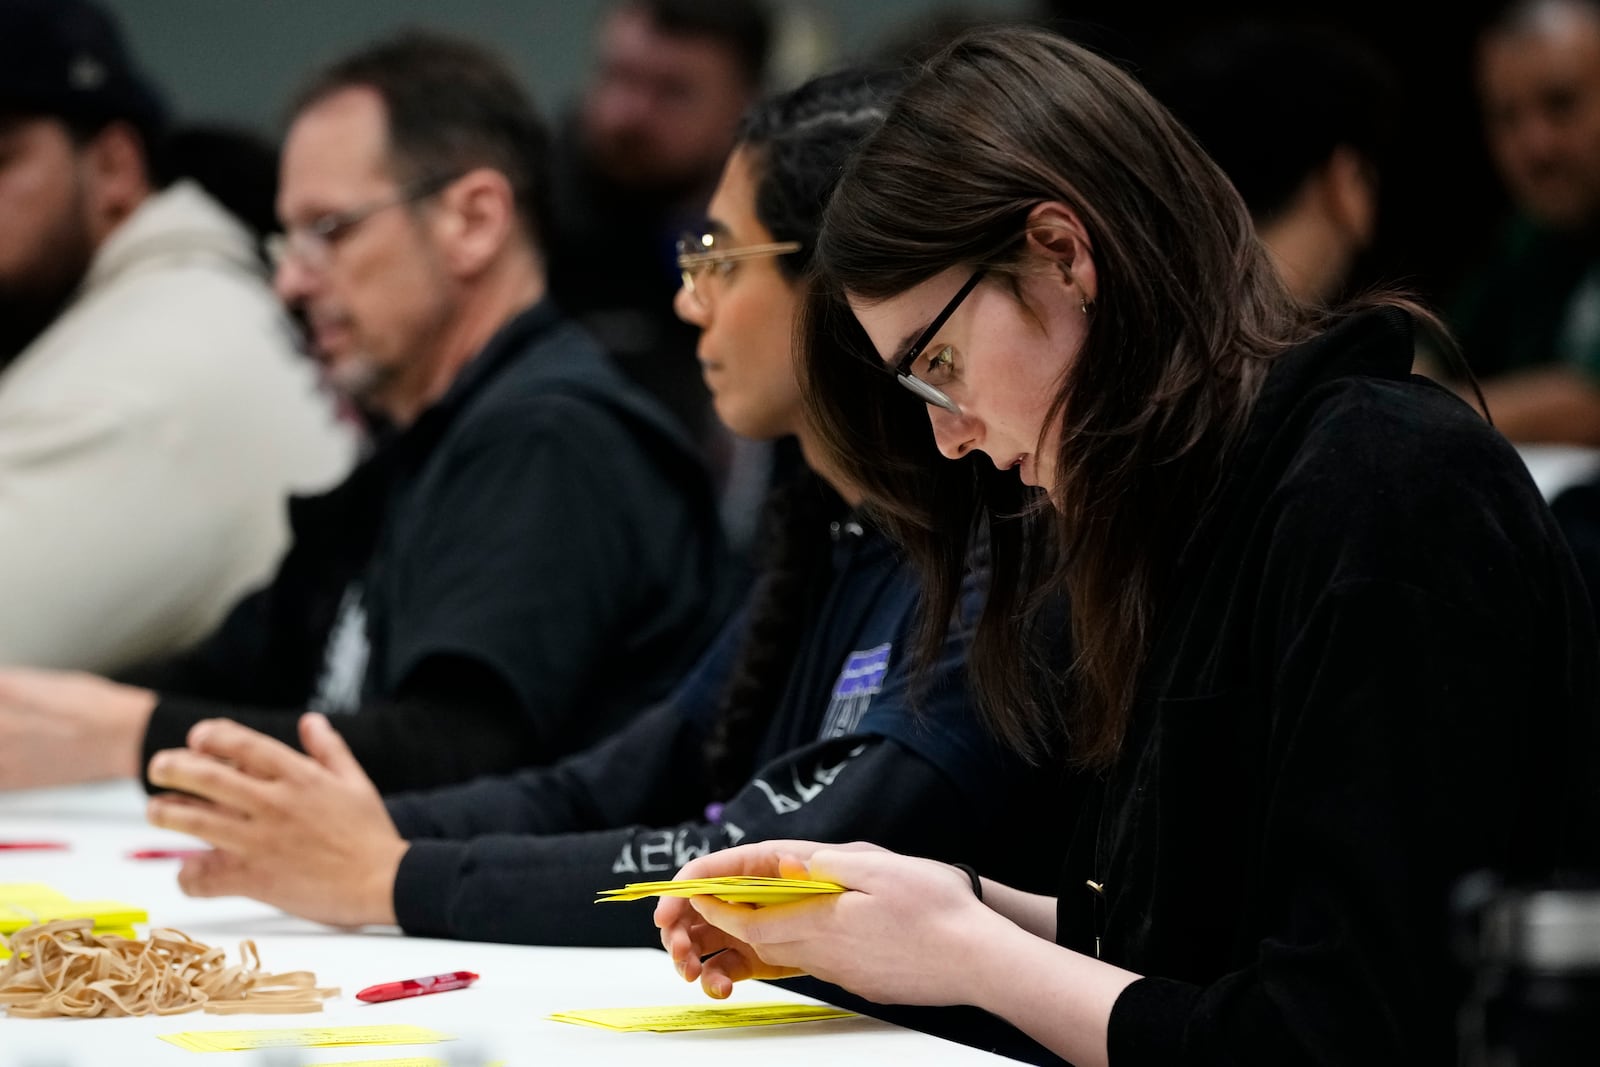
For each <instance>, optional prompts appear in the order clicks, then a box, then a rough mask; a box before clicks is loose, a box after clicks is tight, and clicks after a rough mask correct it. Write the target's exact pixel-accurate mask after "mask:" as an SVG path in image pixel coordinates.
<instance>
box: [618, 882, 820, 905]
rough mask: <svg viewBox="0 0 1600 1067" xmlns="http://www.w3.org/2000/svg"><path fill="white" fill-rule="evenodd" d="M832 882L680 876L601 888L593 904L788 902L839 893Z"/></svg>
mask: <svg viewBox="0 0 1600 1067" xmlns="http://www.w3.org/2000/svg"><path fill="white" fill-rule="evenodd" d="M843 892H844V886H842V885H839V884H837V883H835V882H818V881H812V880H809V879H805V878H758V877H752V876H746V875H728V876H726V877H723V878H684V879H681V880H676V881H666V882H632V883H629V884H628V885H625V886H623V887H622V888H621V889H604V890H601V892H600V896H599V899H597V900H596V901H595V903H596V904H603V903H606V902H608V901H616V900H638V899H639V898H640V897H699V896H710V897H716V898H717V899H718V900H722V901H726V902H728V903H729V904H788V903H790V902H792V901H796V900H804V899H805V898H806V897H810V896H817V895H820V894H826V893H843Z"/></svg>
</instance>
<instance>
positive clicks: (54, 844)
mask: <svg viewBox="0 0 1600 1067" xmlns="http://www.w3.org/2000/svg"><path fill="white" fill-rule="evenodd" d="M68 847H69V846H68V845H67V843H66V842H65V841H0V849H4V850H5V851H7V852H64V851H66V850H67V848H68Z"/></svg>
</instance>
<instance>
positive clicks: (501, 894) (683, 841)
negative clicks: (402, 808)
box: [394, 736, 980, 946]
mask: <svg viewBox="0 0 1600 1067" xmlns="http://www.w3.org/2000/svg"><path fill="white" fill-rule="evenodd" d="M884 796H893V797H894V798H895V803H894V804H884V803H882V802H881V801H882V798H883V797H884ZM483 797H484V799H485V800H486V801H487V799H488V794H487V793H485V794H483ZM408 821H409V820H408ZM974 822H975V816H974V815H973V813H972V811H971V808H970V806H969V805H968V804H967V803H966V802H965V800H964V799H963V797H962V795H961V793H960V791H959V790H958V789H957V788H956V787H955V785H954V783H953V782H952V781H951V780H950V779H949V778H947V777H946V776H945V775H944V774H943V773H942V772H940V771H938V770H936V769H935V768H934V767H933V766H932V765H931V764H929V763H928V762H926V761H925V760H923V759H922V758H921V757H919V756H917V755H914V754H913V753H912V752H911V751H910V750H909V749H906V748H904V747H902V746H901V745H900V744H899V743H898V742H896V741H892V740H887V739H883V738H876V737H863V736H847V737H841V738H836V739H833V740H830V741H823V742H818V743H816V744H812V745H808V746H806V747H804V748H800V749H797V750H795V751H792V752H789V753H787V754H786V755H785V756H784V757H783V758H781V759H779V760H777V761H774V762H773V763H771V764H769V765H768V766H767V767H765V768H764V769H763V770H762V772H761V773H760V774H759V775H757V776H756V777H755V779H754V780H753V781H751V782H750V783H749V784H747V785H746V786H745V787H744V789H742V790H741V791H740V792H739V793H738V795H736V796H735V797H734V798H733V799H732V800H731V801H730V802H729V803H728V805H727V806H726V808H725V809H724V811H723V813H722V821H721V822H720V823H711V822H708V821H705V820H704V819H703V818H702V817H696V818H688V819H686V820H684V821H681V822H678V823H676V824H675V825H671V824H669V825H656V826H645V825H632V826H625V827H622V828H619V829H610V830H596V831H592V832H588V833H565V834H554V835H539V836H534V835H528V834H504V833H502V834H493V835H489V836H482V837H477V838H474V839H472V840H468V841H442V840H414V841H413V842H412V844H411V848H410V849H409V851H407V853H406V855H405V858H404V859H403V860H402V861H401V864H400V870H399V873H398V875H397V876H396V879H395V888H394V906H395V914H396V915H397V916H398V917H399V920H400V925H401V926H402V927H403V928H404V929H405V931H406V932H407V933H409V934H416V935H420V936H425V937H448V938H457V939H463V940H477V941H505V942H517V943H523V944H541V945H588V946H624V945H636V946H653V945H655V944H657V943H658V939H657V935H656V931H655V928H654V927H653V926H651V924H650V913H649V909H650V907H651V906H653V905H652V903H651V902H650V901H642V902H638V901H636V902H632V903H626V904H623V903H617V904H609V903H608V904H595V903H593V901H594V899H595V894H596V893H597V892H598V891H599V890H602V889H608V888H613V887H615V886H620V885H622V884H623V883H625V882H632V881H642V880H646V879H651V878H664V877H669V876H671V874H672V873H673V872H674V871H676V870H677V869H678V867H680V866H682V865H683V864H684V863H686V862H688V861H689V860H690V859H693V858H694V857H696V856H700V855H704V854H705V853H707V852H711V851H714V850H716V849H720V848H724V847H727V846H729V845H734V844H738V843H739V842H741V841H744V840H760V839H765V838H780V837H781V838H805V839H810V840H820V841H840V840H856V839H868V840H872V841H876V842H878V843H880V844H882V845H884V846H885V847H887V848H892V849H896V850H900V851H906V852H911V853H915V854H920V855H932V856H949V857H950V858H959V857H960V856H963V855H966V854H967V853H968V852H969V851H970V849H971V848H972V842H973V840H974V839H975V838H976V837H977V836H978V834H979V833H980V829H979V828H978V827H977V826H975V825H974Z"/></svg>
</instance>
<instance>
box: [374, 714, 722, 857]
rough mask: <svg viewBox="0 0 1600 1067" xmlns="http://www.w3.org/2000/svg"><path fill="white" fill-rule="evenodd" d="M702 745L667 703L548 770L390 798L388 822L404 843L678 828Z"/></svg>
mask: <svg viewBox="0 0 1600 1067" xmlns="http://www.w3.org/2000/svg"><path fill="white" fill-rule="evenodd" d="M699 741H700V739H699V735H698V733H696V732H695V731H693V730H692V729H691V728H690V727H689V724H688V723H687V722H686V720H685V719H684V718H683V717H682V716H681V715H679V714H678V710H677V708H676V707H675V706H674V705H673V704H672V703H671V702H666V703H662V704H659V705H657V706H656V707H655V708H653V709H651V710H650V711H649V712H647V713H646V714H644V715H642V716H640V717H639V718H638V719H636V720H634V721H633V723H631V724H630V725H628V726H627V727H625V728H624V729H622V730H621V731H619V732H618V733H616V734H613V735H612V736H611V737H609V738H607V739H606V740H605V741H602V742H600V744H598V745H595V746H594V747H593V748H591V749H589V750H588V751H586V752H582V753H579V754H578V755H575V756H568V757H567V758H566V759H564V760H561V761H560V762H558V763H555V764H552V765H550V766H548V767H529V768H524V769H522V770H519V771H517V772H516V773H515V774H512V775H509V776H507V777H499V778H480V779H477V780H475V781H472V782H466V783H463V784H461V785H454V786H447V787H445V788H442V789H435V790H428V791H423V792H412V793H401V794H399V795H396V796H392V797H389V798H388V800H387V804H388V808H389V817H390V818H392V819H393V820H394V824H395V828H396V829H397V830H399V831H400V836H401V837H404V838H407V839H412V840H415V839H419V838H450V839H454V840H459V841H464V840H467V839H468V838H473V837H478V836H481V835H484V834H556V833H569V832H574V831H586V830H592V829H597V828H600V827H606V826H623V825H628V824H630V823H635V822H647V823H663V822H674V821H676V820H677V819H680V818H684V817H687V816H688V815H689V814H691V813H692V810H693V808H694V802H695V800H696V799H697V798H698V796H699V794H700V790H699V778H698V776H697V775H696V774H695V772H694V768H695V767H696V766H697V765H698V764H699V760H700V754H699V748H698V746H699Z"/></svg>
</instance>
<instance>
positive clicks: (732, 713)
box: [705, 71, 900, 798]
mask: <svg viewBox="0 0 1600 1067" xmlns="http://www.w3.org/2000/svg"><path fill="white" fill-rule="evenodd" d="M899 81H900V79H899V78H897V77H896V76H894V75H891V74H885V73H872V72H865V71H842V72H839V73H836V74H828V75H824V76H822V77H820V78H816V79H813V80H812V81H810V82H807V83H806V84H804V85H802V86H800V87H799V88H798V89H795V90H793V91H792V92H789V93H783V94H780V95H777V96H774V97H771V98H769V99H767V100H766V101H764V102H762V103H761V104H759V105H757V107H756V108H755V109H754V110H753V111H752V112H751V113H750V114H749V115H748V116H747V117H746V118H745V122H744V125H743V127H742V128H741V130H740V133H739V139H738V146H739V147H740V148H742V149H744V150H745V151H746V152H747V153H748V154H749V157H750V162H751V165H752V167H753V168H754V177H755V179H756V189H755V200H756V204H755V207H756V217H757V218H758V219H759V220H760V221H761V224H762V225H763V226H765V227H766V228H767V230H768V231H769V232H770V233H771V234H772V239H773V240H775V241H799V242H800V246H801V247H800V251H799V252H797V253H795V254H794V255H790V256H784V257H782V258H781V259H779V260H777V263H778V266H779V269H780V270H782V271H784V272H785V273H786V274H788V275H789V276H790V277H798V276H799V275H800V274H801V273H803V272H804V271H805V270H806V268H807V267H808V265H809V264H810V262H811V259H812V256H813V255H814V252H815V249H816V243H817V230H818V229H819V227H820V226H821V223H822V209H823V205H824V204H826V202H827V200H828V197H829V195H830V194H831V193H832V191H833V187H834V184H835V183H836V182H837V181H838V178H839V174H840V171H841V170H842V168H843V165H844V161H845V159H846V157H847V156H848V155H849V153H850V152H851V151H852V150H853V149H854V148H855V146H856V145H857V144H859V143H860V141H861V139H862V138H863V137H864V136H865V135H866V134H867V133H868V132H869V131H871V130H873V129H876V128H877V126H878V124H879V123H880V122H882V121H883V117H884V115H885V113H886V104H887V100H888V98H889V95H890V93H891V92H892V90H893V88H894V87H896V86H897V85H898V84H899ZM786 447H789V448H792V444H791V445H789V446H786ZM793 453H794V454H793V455H792V463H791V466H792V467H793V468H798V469H799V470H800V472H801V473H799V474H798V475H796V476H795V477H793V478H792V479H790V480H788V481H786V482H785V483H784V484H780V485H779V486H778V487H777V488H775V489H774V490H773V491H772V493H771V494H770V496H769V497H768V500H767V504H766V507H765V510H764V514H763V519H762V523H761V534H760V536H759V537H758V540H757V544H759V545H761V546H762V552H761V557H760V559H759V560H758V561H757V568H758V569H757V575H756V578H755V582H754V588H753V589H752V592H751V601H752V603H751V611H750V617H749V623H748V626H747V628H746V631H745V637H744V643H743V645H742V646H741V647H740V650H739V658H738V662H737V665H736V666H735V668H734V670H733V672H732V674H731V676H730V677H729V680H728V685H727V687H726V689H725V690H724V691H723V694H722V701H721V705H720V707H719V710H718V715H717V720H716V723H715V725H714V726H713V728H712V730H711V733H710V735H709V736H708V738H707V740H706V745H705V765H706V774H707V777H708V779H709V780H710V783H711V787H712V789H713V792H714V793H715V795H716V796H718V797H719V798H725V797H728V796H731V795H732V794H733V793H734V792H735V791H736V790H737V789H738V788H739V787H740V786H742V785H744V783H745V782H747V781H749V779H750V774H751V772H752V770H753V767H752V763H753V762H754V758H755V751H756V747H757V745H758V744H759V743H760V740H761V735H762V732H763V730H764V729H765V728H766V725H767V723H768V722H769V721H770V720H771V716H772V713H773V711H774V709H775V708H776V707H777V706H778V704H779V702H780V701H781V700H782V699H783V693H784V690H785V688H787V686H788V684H789V676H790V674H791V673H792V672H793V668H794V657H795V653H796V652H797V650H798V645H799V642H800V638H801V636H802V633H803V631H804V628H805V625H806V623H807V622H808V621H810V620H811V618H812V616H813V615H814V613H815V611H816V609H817V607H818V603H817V602H816V600H815V599H814V598H815V597H816V596H818V595H819V594H820V592H821V591H822V590H824V589H825V588H826V587H827V584H828V582H827V579H828V568H829V566H830V559H831V553H832V537H831V535H830V531H829V526H830V523H832V522H833V521H835V520H837V519H840V518H842V517H843V516H844V515H845V514H846V512H847V510H848V508H847V507H846V505H845V503H844V501H843V500H841V499H840V497H839V495H838V494H837V493H835V492H834V491H833V490H832V489H831V488H829V487H828V484H827V483H826V482H825V481H823V480H822V478H820V477H818V476H817V475H816V474H815V473H812V472H811V471H810V470H808V469H806V468H805V467H804V464H803V463H802V462H801V460H800V459H799V458H798V455H797V453H798V449H793Z"/></svg>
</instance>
